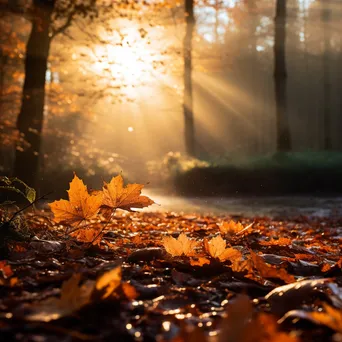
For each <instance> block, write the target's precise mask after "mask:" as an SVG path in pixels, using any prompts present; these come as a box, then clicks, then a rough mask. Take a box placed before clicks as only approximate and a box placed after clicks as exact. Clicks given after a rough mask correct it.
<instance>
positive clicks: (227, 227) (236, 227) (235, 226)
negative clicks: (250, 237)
mask: <svg viewBox="0 0 342 342" xmlns="http://www.w3.org/2000/svg"><path fill="white" fill-rule="evenodd" d="M252 226H253V223H251V224H250V225H248V226H247V227H244V226H243V225H242V224H241V223H240V222H234V221H233V220H230V221H229V222H222V223H221V224H219V228H220V232H221V234H240V233H242V232H244V231H246V230H248V229H249V228H250V227H252Z"/></svg>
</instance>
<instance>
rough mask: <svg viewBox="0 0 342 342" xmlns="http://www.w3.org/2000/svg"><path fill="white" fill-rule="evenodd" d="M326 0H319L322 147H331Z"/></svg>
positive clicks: (328, 13) (328, 11)
mask: <svg viewBox="0 0 342 342" xmlns="http://www.w3.org/2000/svg"><path fill="white" fill-rule="evenodd" d="M326 6H327V4H326V2H324V1H322V0H321V20H322V23H323V39H324V52H323V105H324V149H325V150H331V149H332V141H331V122H330V120H331V119H330V117H331V113H330V105H331V104H330V99H331V85H330V67H329V63H330V61H329V59H330V58H329V54H330V30H329V23H330V20H331V9H330V8H327V7H326Z"/></svg>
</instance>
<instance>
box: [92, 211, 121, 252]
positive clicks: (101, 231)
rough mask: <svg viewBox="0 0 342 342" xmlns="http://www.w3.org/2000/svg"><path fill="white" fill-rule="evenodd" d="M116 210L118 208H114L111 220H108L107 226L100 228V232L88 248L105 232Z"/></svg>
mask: <svg viewBox="0 0 342 342" xmlns="http://www.w3.org/2000/svg"><path fill="white" fill-rule="evenodd" d="M115 211H116V208H114V209H113V211H112V213H111V214H110V217H109V220H108V221H107V222H106V224H105V226H104V227H103V228H102V229H101V230H100V232H99V233H98V234H97V235H96V236H95V238H94V239H93V241H92V242H91V243H90V244H89V246H88V248H89V247H90V246H91V245H92V244H93V243H94V242H95V241H96V240H97V239H98V238H99V236H100V235H101V234H102V233H103V231H104V230H105V229H106V228H107V226H108V225H109V223H110V222H111V220H112V218H113V215H114V213H115Z"/></svg>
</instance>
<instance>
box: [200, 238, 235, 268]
mask: <svg viewBox="0 0 342 342" xmlns="http://www.w3.org/2000/svg"><path fill="white" fill-rule="evenodd" d="M203 243H204V249H205V251H206V252H207V253H208V254H209V255H210V256H211V257H213V258H215V259H220V261H226V260H230V261H232V262H233V261H234V260H240V259H241V258H242V254H241V252H239V251H238V250H236V249H234V248H226V246H227V243H226V241H225V240H224V239H222V237H221V235H218V236H216V237H214V238H212V239H211V240H210V241H208V239H204V240H203Z"/></svg>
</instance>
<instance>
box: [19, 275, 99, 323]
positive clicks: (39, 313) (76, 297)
mask: <svg viewBox="0 0 342 342" xmlns="http://www.w3.org/2000/svg"><path fill="white" fill-rule="evenodd" d="M80 280H81V275H80V274H75V275H73V276H72V277H71V278H70V279H68V280H66V281H65V282H64V283H63V285H62V288H61V295H60V298H55V297H53V298H48V299H46V300H43V301H42V302H39V303H36V304H32V306H31V307H30V313H29V314H27V315H25V319H26V320H28V321H42V322H50V321H53V320H56V319H59V318H61V317H64V316H68V315H70V314H72V313H74V312H76V311H78V310H79V309H81V308H82V307H83V306H85V305H86V304H88V303H89V301H90V295H91V292H92V290H93V288H94V285H93V283H94V282H89V281H88V282H86V283H84V284H83V285H82V286H80V285H79V283H80Z"/></svg>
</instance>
